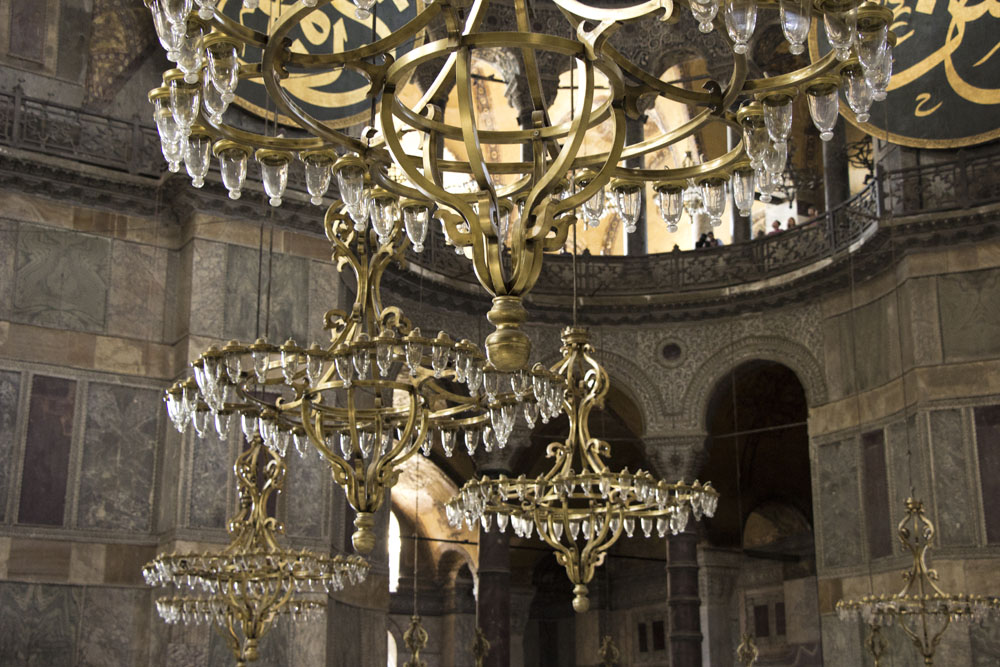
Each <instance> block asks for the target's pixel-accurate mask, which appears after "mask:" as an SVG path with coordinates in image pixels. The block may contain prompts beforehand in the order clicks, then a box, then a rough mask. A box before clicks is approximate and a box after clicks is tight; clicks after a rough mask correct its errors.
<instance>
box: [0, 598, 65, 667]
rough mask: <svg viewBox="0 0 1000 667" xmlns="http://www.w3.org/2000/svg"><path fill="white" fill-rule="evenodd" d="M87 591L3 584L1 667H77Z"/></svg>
mask: <svg viewBox="0 0 1000 667" xmlns="http://www.w3.org/2000/svg"><path fill="white" fill-rule="evenodd" d="M83 590H84V589H83V588H80V587H76V586H47V585H43V584H19V583H8V582H0V665H4V666H5V667H28V666H31V667H36V666H37V667H50V666H51V667H54V666H55V665H75V664H77V663H76V646H77V641H78V631H79V627H80V620H81V614H82V611H83Z"/></svg>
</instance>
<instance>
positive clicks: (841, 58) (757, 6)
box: [146, 0, 894, 372]
mask: <svg viewBox="0 0 1000 667" xmlns="http://www.w3.org/2000/svg"><path fill="white" fill-rule="evenodd" d="M331 1H332V0H301V1H300V2H298V3H295V4H293V5H291V6H289V7H283V8H282V10H281V11H280V12H278V13H277V15H275V16H271V17H270V19H269V20H268V22H267V24H266V25H267V28H266V32H260V31H256V30H252V29H249V28H247V27H245V26H242V25H239V24H237V23H236V22H234V21H233V20H231V19H230V18H228V17H227V16H226V15H224V14H223V13H222V12H221V11H219V9H218V8H217V0H197V3H196V4H197V12H195V11H193V10H194V9H195V2H194V0H146V3H147V4H148V6H149V7H150V9H151V10H152V14H153V19H154V23H155V26H156V30H157V34H158V35H159V38H160V42H161V44H162V46H163V47H164V49H165V50H166V51H167V55H168V57H169V58H170V59H171V60H172V61H173V62H175V63H176V64H177V68H176V69H173V70H170V71H168V72H166V73H165V74H164V76H163V86H162V87H160V88H158V89H156V90H154V91H152V92H151V94H150V99H151V100H152V102H153V103H154V105H155V112H154V117H155V119H156V123H157V127H158V129H159V132H160V138H161V140H162V147H163V153H164V156H165V158H166V159H167V161H168V163H170V165H171V168H172V169H174V170H178V169H179V168H180V164H181V162H183V163H184V165H185V167H186V169H187V171H188V173H189V174H190V176H191V177H192V179H193V181H194V184H195V185H196V186H198V185H200V184H201V183H202V182H203V181H204V178H205V176H206V174H207V172H208V170H209V167H210V162H211V156H212V154H213V152H214V153H215V154H216V155H217V156H218V158H219V165H220V169H221V173H222V180H223V182H224V184H225V185H226V187H227V188H228V189H229V191H230V195H231V196H232V197H238V196H239V194H240V192H241V190H242V188H243V187H244V183H245V179H246V173H247V162H248V160H250V159H256V160H257V162H259V164H260V170H261V175H262V180H263V186H264V189H265V190H266V192H267V194H268V196H269V197H270V200H271V203H272V204H273V205H279V204H280V203H281V200H282V196H283V195H284V191H285V188H286V185H287V179H288V170H289V167H290V165H291V164H292V163H294V162H301V163H302V166H303V168H304V170H305V174H306V183H307V187H308V190H309V192H310V194H311V196H312V197H313V201H314V202H316V203H321V202H322V198H323V195H324V194H325V192H326V190H327V188H328V187H329V184H330V181H331V169H332V173H333V174H335V175H336V177H337V180H338V185H339V188H340V198H341V200H342V201H343V202H344V204H346V205H347V207H348V208H349V210H350V213H351V215H352V217H353V218H354V219H355V220H356V221H357V223H358V224H359V225H363V224H365V222H364V221H365V220H367V219H368V217H371V219H372V221H373V223H375V222H376V217H377V216H379V215H382V214H383V213H384V212H385V211H386V210H396V209H400V208H401V209H402V211H403V215H404V217H406V219H407V220H408V221H411V222H412V225H411V224H410V223H408V224H407V232H408V233H410V234H411V237H412V238H413V243H414V248H415V249H419V246H420V245H421V244H422V243H423V239H424V235H425V234H426V230H427V225H428V223H429V220H430V219H431V218H432V217H435V218H436V219H438V220H440V222H441V224H442V225H443V228H444V231H445V233H446V235H447V238H448V241H449V242H450V243H451V244H453V245H455V246H456V247H457V248H459V249H465V250H466V251H467V252H468V254H469V255H470V256H471V259H472V263H473V265H474V267H475V271H476V275H477V277H478V279H479V281H480V282H481V284H482V285H483V287H484V288H485V289H486V290H487V291H488V292H489V293H490V294H491V295H492V296H493V297H494V301H493V306H492V308H491V310H490V311H489V314H488V317H489V319H490V321H491V322H492V323H493V324H494V325H495V326H496V331H494V332H493V333H491V334H490V335H489V336H488V337H487V340H486V351H487V355H488V358H489V360H490V361H491V362H492V364H493V366H494V367H495V368H496V369H497V370H499V371H501V372H512V371H516V370H519V369H523V368H525V367H526V366H527V362H528V359H529V354H530V342H529V340H528V337H527V335H526V334H525V333H524V332H523V331H521V330H520V324H521V322H523V321H524V319H525V318H526V312H525V310H524V308H523V305H522V297H523V296H524V295H525V294H526V293H528V292H529V291H530V290H531V289H532V287H533V286H534V284H535V282H536V280H537V278H538V276H539V272H540V269H541V262H542V256H543V254H544V253H545V252H548V251H557V250H559V249H560V248H561V247H562V246H563V245H564V243H565V240H566V236H567V230H568V229H569V227H570V226H571V225H572V224H574V223H575V221H576V220H577V211H578V210H581V213H582V217H584V218H585V219H586V220H588V221H590V222H591V224H594V222H595V221H597V220H599V219H600V213H601V212H602V211H603V207H604V205H605V202H606V201H611V202H612V203H613V205H614V207H615V208H616V209H617V212H618V215H619V216H620V217H621V218H622V219H623V222H624V223H625V226H626V228H628V229H634V228H635V225H636V222H637V220H638V216H639V215H640V211H641V210H642V207H641V200H642V197H643V196H644V192H645V191H646V187H645V186H646V185H651V186H652V187H653V188H654V190H655V191H656V193H657V197H658V207H659V209H660V211H661V213H662V215H663V217H664V220H665V221H666V222H667V224H668V225H675V224H676V222H677V218H679V217H680V215H681V214H682V212H683V210H684V209H685V208H686V206H685V204H687V205H688V206H687V208H689V209H690V208H691V206H693V205H694V199H695V196H694V195H696V194H699V193H698V192H697V191H698V190H700V195H701V200H702V202H703V204H702V206H703V208H704V210H705V212H706V213H708V214H709V215H710V216H711V218H712V220H713V221H718V220H719V219H720V216H721V214H722V211H723V210H724V209H725V206H726V201H727V191H728V189H729V188H730V187H731V190H732V194H733V197H734V203H735V205H736V206H737V207H738V208H739V210H740V211H741V212H744V213H745V212H748V211H749V209H750V207H751V204H752V202H753V200H754V192H755V189H756V190H757V191H758V192H759V196H760V198H761V199H762V200H764V201H766V200H767V198H768V197H769V196H770V194H771V193H772V192H773V191H774V190H775V189H776V187H777V186H778V185H779V184H780V182H781V173H782V172H783V171H784V169H785V163H786V161H787V158H788V143H787V142H788V140H789V136H790V134H791V129H792V108H793V102H794V100H795V99H796V98H797V97H798V96H799V95H800V94H805V95H806V98H807V100H808V107H809V112H810V115H811V117H812V120H813V123H814V124H815V125H816V127H817V128H818V129H819V130H820V132H821V133H822V134H821V138H823V139H824V140H829V139H830V137H831V136H832V131H833V127H834V125H835V123H836V121H837V116H838V113H839V96H840V93H841V92H842V93H843V95H844V98H845V99H846V102H847V105H848V106H849V108H850V109H851V111H852V113H854V114H855V115H856V116H857V117H858V119H859V120H862V119H863V118H865V117H866V115H867V114H868V111H869V108H870V107H871V105H872V103H873V101H875V100H878V99H883V98H884V97H885V93H886V90H887V88H888V84H889V77H890V75H891V71H892V43H893V41H894V40H893V39H892V38H891V37H890V31H889V24H890V22H891V20H892V12H891V11H889V10H888V9H886V8H884V7H880V6H878V5H876V4H873V3H870V2H869V3H865V4H863V5H861V6H858V3H857V2H855V1H854V0H816V1H815V2H813V1H811V0H780V1H779V2H769V3H762V2H758V0H725V1H724V2H720V0H684V2H676V3H675V2H669V1H667V0H645V1H644V2H638V3H637V4H634V5H631V6H623V7H614V8H603V7H595V6H591V5H587V4H585V3H583V2H580V1H579V0H553V2H554V3H555V5H557V6H558V8H559V9H560V10H561V11H562V13H563V15H564V16H565V20H566V22H567V28H568V30H567V31H566V32H567V34H572V37H560V36H556V35H549V34H541V33H539V32H537V31H536V30H535V28H534V27H533V25H532V21H531V19H530V10H529V7H528V2H527V0H514V15H515V19H514V22H515V24H516V25H514V26H511V27H510V28H508V30H507V31H501V32H490V31H489V30H487V29H486V28H485V26H487V25H489V22H488V21H485V20H484V19H485V18H486V17H487V15H488V14H489V12H490V2H489V1H488V0H476V1H475V2H473V3H472V4H471V5H470V6H468V7H466V6H465V4H464V3H454V4H453V3H451V2H448V1H446V0H437V1H433V2H428V3H426V4H423V5H420V6H419V7H418V9H417V10H415V16H414V18H413V19H412V20H410V21H409V22H408V23H406V24H405V25H404V26H402V27H401V28H399V29H398V30H396V31H394V32H391V34H388V35H387V36H381V37H376V36H375V33H376V31H375V23H376V17H374V16H372V12H377V7H376V6H375V5H376V2H375V0H355V4H356V5H357V14H358V17H359V18H361V19H366V18H369V17H370V18H372V21H373V28H372V35H373V37H372V39H371V42H370V43H368V44H365V45H363V46H360V47H358V48H353V49H347V50H336V49H335V48H334V47H333V46H328V47H325V48H326V49H327V51H323V50H322V49H321V50H320V51H319V52H315V50H314V52H309V53H307V52H305V51H300V50H297V49H296V48H295V47H294V46H292V41H291V40H290V39H289V35H290V34H291V33H292V32H293V31H294V30H298V29H299V28H300V27H301V26H302V25H303V24H304V23H307V22H308V21H309V20H310V16H311V14H312V13H313V12H317V11H321V10H322V8H323V6H325V5H327V4H329V3H330V2H331ZM244 4H245V5H246V7H247V9H254V8H256V6H257V0H244ZM685 5H686V6H687V8H688V9H689V10H690V11H691V12H692V14H693V15H694V17H695V18H696V19H697V20H698V23H699V27H700V29H701V31H702V32H711V31H713V30H718V32H720V33H721V34H722V37H723V38H724V39H726V40H728V41H729V42H730V43H731V45H732V51H733V56H732V68H731V75H730V78H729V80H728V81H725V82H722V83H719V82H714V81H712V82H710V83H709V84H708V85H706V87H705V90H703V91H692V90H688V89H684V88H680V87H678V86H674V85H671V84H669V83H666V82H664V81H661V80H660V79H659V78H658V77H659V74H660V73H659V72H653V73H649V72H646V71H644V70H643V69H642V68H641V67H640V66H639V65H637V64H636V63H633V62H630V61H629V60H628V59H627V58H626V57H625V56H624V55H623V54H622V52H621V51H619V50H617V49H616V48H614V46H612V40H611V37H612V35H613V34H614V33H615V32H616V31H617V30H618V29H619V28H621V27H622V25H623V24H625V23H628V22H631V21H637V20H640V19H644V18H646V19H652V18H659V19H661V20H662V24H661V26H662V27H661V29H662V30H672V29H676V28H675V27H674V26H673V22H672V21H671V20H672V19H675V18H676V17H677V15H678V13H679V12H680V11H682V10H683V8H684V6H685ZM761 11H776V12H778V14H779V20H780V24H781V28H782V31H783V32H784V35H785V38H786V39H787V40H788V42H789V44H790V50H791V51H792V53H801V52H802V51H803V44H804V43H805V41H806V38H807V36H808V33H809V31H810V29H811V26H812V25H813V21H814V19H815V21H816V22H819V21H822V22H823V23H824V25H825V28H826V35H827V38H828V41H829V42H830V44H831V45H832V47H833V50H832V51H831V52H830V53H828V54H827V55H825V56H823V57H821V58H819V59H818V60H817V61H815V62H813V63H811V64H809V65H807V66H804V67H802V68H800V69H798V70H796V71H793V72H790V73H787V74H783V75H781V76H774V77H767V78H761V79H752V78H749V76H748V66H747V60H746V51H747V45H748V42H749V41H750V40H751V39H752V36H753V33H754V29H755V26H756V24H757V17H758V14H759V12H761ZM417 37H420V38H425V41H424V42H423V43H422V44H421V45H420V46H419V47H416V48H413V49H412V50H410V51H408V52H407V53H405V54H404V55H402V56H400V57H398V58H394V57H393V56H392V55H391V54H392V53H393V52H394V50H395V49H396V47H397V46H399V45H401V44H404V43H409V42H410V41H411V40H414V39H416V38H417ZM333 43H336V40H334V42H333ZM496 48H501V49H508V50H510V51H511V53H514V54H516V57H517V58H518V60H519V62H520V64H521V66H522V70H523V78H524V80H525V81H526V83H527V85H528V87H529V89H530V98H531V104H532V108H531V109H528V110H527V111H530V112H531V113H530V124H529V125H530V126H528V127H524V128H522V129H519V130H490V129H485V128H482V127H479V126H478V125H477V115H476V109H475V105H474V99H473V98H474V95H473V72H472V61H473V58H474V56H475V53H476V52H477V51H479V50H487V49H496ZM251 54H259V55H258V56H251ZM552 55H556V56H558V57H563V58H566V57H568V58H570V59H571V60H572V63H573V65H572V67H573V68H574V71H575V72H578V75H576V81H578V82H579V86H578V87H577V86H574V91H573V98H574V104H573V108H574V110H575V111H574V114H573V117H572V118H571V119H569V120H568V121H566V122H561V123H554V122H552V120H551V119H550V118H549V116H548V112H547V106H546V105H547V102H549V101H550V100H549V101H547V100H545V99H544V95H543V92H542V84H541V81H542V79H541V74H542V73H541V72H540V71H539V64H538V63H539V61H540V60H542V59H546V58H549V57H550V56H552ZM431 62H443V63H444V65H443V67H442V68H441V69H440V73H439V74H438V75H437V77H436V79H435V80H434V82H433V83H432V84H431V85H430V86H429V87H428V89H427V90H426V91H423V93H424V94H423V97H422V98H420V99H419V101H417V102H416V103H413V104H410V105H408V104H407V102H406V101H405V100H404V99H403V98H402V97H401V96H400V95H399V93H400V91H401V90H402V88H403V87H404V85H405V84H406V83H407V82H408V80H409V78H410V76H411V74H412V73H413V72H414V71H415V70H416V69H417V68H418V67H420V66H421V65H425V64H429V63H431ZM345 70H349V71H351V72H352V73H357V74H360V75H361V76H363V77H365V79H366V80H367V81H368V82H369V84H370V89H369V91H368V98H369V100H370V101H371V108H372V114H371V117H372V120H373V126H372V127H370V128H368V130H367V131H366V132H365V133H364V134H363V136H362V137H356V136H350V135H348V134H347V133H345V132H343V131H338V130H336V129H333V128H332V127H330V126H329V125H328V124H326V123H324V122H323V121H322V120H320V119H318V118H316V117H314V116H313V115H311V114H310V113H309V112H308V111H307V110H306V109H304V108H303V106H302V105H300V104H298V103H297V102H296V101H295V99H294V98H293V96H292V95H291V94H290V92H289V84H290V83H292V82H294V81H295V80H296V79H297V78H299V77H301V76H306V75H311V74H324V75H334V74H339V73H340V72H342V71H345ZM241 79H254V80H258V81H259V82H261V83H262V84H263V86H264V88H265V89H266V91H267V96H268V100H269V105H273V109H274V110H275V112H276V114H280V116H281V117H283V118H286V119H290V121H291V122H292V123H293V124H295V125H297V128H296V131H295V132H292V133H290V134H289V136H287V137H283V136H269V135H266V134H259V133H254V132H250V131H247V130H245V129H241V128H240V127H237V126H235V125H233V124H231V123H227V122H226V118H225V113H226V108H227V106H228V104H229V103H230V102H231V101H232V100H233V99H234V96H235V95H236V93H237V88H238V86H239V83H240V81H241ZM598 81H600V83H601V85H602V86H603V87H606V88H607V90H608V94H607V95H606V96H597V95H595V91H596V88H597V82H598ZM452 85H454V89H455V91H456V93H457V95H456V98H457V102H458V112H459V114H458V117H459V119H460V122H459V123H458V124H451V123H449V122H446V121H445V118H444V115H443V112H442V110H441V109H438V108H435V107H434V106H433V105H431V104H430V100H432V99H437V98H438V96H439V93H441V92H442V91H445V90H446V89H447V88H446V87H449V86H452ZM659 98H663V99H666V100H669V101H672V102H679V103H681V104H684V105H686V106H687V107H689V108H690V109H691V114H690V116H691V119H690V121H688V122H686V123H683V124H682V125H680V126H678V127H672V128H669V129H668V130H667V131H665V132H663V133H662V134H660V135H658V136H652V137H646V138H645V139H644V140H642V141H640V142H637V143H633V144H631V145H628V146H626V145H625V117H626V115H629V116H630V117H637V116H638V114H639V109H640V108H641V107H642V106H643V105H645V104H646V103H648V102H652V101H655V100H657V99H659ZM741 105H742V106H741ZM604 123H607V124H608V125H610V128H611V143H610V148H609V149H608V150H607V151H605V152H602V153H586V152H584V151H582V150H581V149H582V145H583V138H584V136H585V134H586V133H587V132H588V131H591V130H593V129H595V128H597V127H598V126H599V125H601V124H604ZM711 127H717V128H720V129H724V128H726V127H731V128H733V129H736V130H738V131H739V132H740V134H741V136H742V141H741V142H740V143H739V144H738V145H737V146H736V147H735V148H733V149H732V150H729V151H728V152H725V153H724V154H721V155H715V156H709V157H707V159H706V160H705V161H704V162H702V163H701V164H696V165H689V166H680V167H676V168H663V169H651V168H633V167H625V166H622V164H623V162H624V161H625V160H627V159H630V158H641V157H643V156H646V155H652V154H654V153H656V152H657V151H662V150H664V149H667V148H670V147H671V146H673V145H675V144H677V143H678V142H680V141H683V140H685V139H687V138H689V137H691V136H692V135H693V134H695V133H697V132H700V131H701V130H704V129H706V128H711ZM299 130H301V131H299ZM405 135H412V137H413V138H416V139H417V141H412V142H411V141H409V140H408V139H409V137H406V136H405ZM444 139H448V140H452V141H457V142H461V143H462V145H463V146H464V149H465V153H466V156H465V157H464V158H463V159H443V158H441V156H440V155H439V154H438V146H439V143H440V141H441V140H444ZM404 144H405V145H404ZM483 144H490V145H498V146H510V145H513V146H517V147H521V148H523V149H525V151H524V153H526V154H528V155H530V158H528V159H521V160H519V161H495V160H489V159H487V156H486V153H485V152H484V149H483ZM413 146H418V148H413ZM334 151H335V152H336V153H340V154H348V155H350V156H352V158H351V159H348V160H340V161H335V160H334V159H333V158H334V155H333V152H334ZM390 167H391V168H390ZM456 178H457V179H458V180H461V181H463V182H464V183H465V184H466V185H468V184H469V183H470V181H471V187H466V186H465V185H463V186H462V187H460V188H456V187H454V186H452V185H449V183H451V182H453V181H455V180H456ZM612 179H614V180H612ZM729 184H731V186H730V185H729ZM606 189H608V190H610V193H609V195H610V196H607V197H605V190H606ZM686 191H687V194H685V192H686ZM411 227H412V229H411Z"/></svg>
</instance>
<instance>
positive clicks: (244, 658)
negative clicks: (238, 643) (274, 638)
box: [237, 638, 260, 665]
mask: <svg viewBox="0 0 1000 667" xmlns="http://www.w3.org/2000/svg"><path fill="white" fill-rule="evenodd" d="M258 659H260V651H259V650H258V649H257V640H256V639H252V638H250V639H247V643H246V646H244V647H243V655H241V656H240V660H239V662H238V663H237V664H238V665H245V664H246V663H248V662H255V661H256V660H258Z"/></svg>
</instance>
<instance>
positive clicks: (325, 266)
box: [307, 260, 341, 343]
mask: <svg viewBox="0 0 1000 667" xmlns="http://www.w3.org/2000/svg"><path fill="white" fill-rule="evenodd" d="M340 293H341V282H340V274H339V273H338V272H337V268H336V267H335V266H334V265H333V264H332V263H331V262H319V261H315V260H313V261H310V263H309V321H308V323H307V326H308V329H307V331H308V338H307V340H308V341H309V342H310V343H311V342H312V341H325V340H328V339H329V337H330V336H329V334H328V333H327V332H326V331H325V330H324V329H323V315H324V314H325V313H326V311H328V310H330V309H332V308H338V307H340V302H339V299H340Z"/></svg>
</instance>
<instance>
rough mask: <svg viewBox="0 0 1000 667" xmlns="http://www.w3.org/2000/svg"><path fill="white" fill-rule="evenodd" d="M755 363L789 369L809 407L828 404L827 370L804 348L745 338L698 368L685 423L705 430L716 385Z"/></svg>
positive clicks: (687, 398) (776, 338)
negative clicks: (737, 369) (740, 367)
mask: <svg viewBox="0 0 1000 667" xmlns="http://www.w3.org/2000/svg"><path fill="white" fill-rule="evenodd" d="M754 359H761V360H765V361H774V362H777V363H780V364H784V365H785V366H788V367H789V368H790V369H791V370H792V371H794V372H795V375H796V376H797V377H798V379H799V381H800V382H801V383H802V387H803V389H804V390H805V394H806V403H807V404H808V405H809V406H815V405H822V404H824V403H826V402H827V396H828V393H827V386H826V378H825V375H824V372H823V366H822V364H821V363H820V361H819V360H818V359H817V358H816V356H815V355H814V354H813V353H812V352H810V351H809V349H808V348H806V347H805V346H804V345H802V344H800V343H797V342H795V341H793V340H790V339H788V338H783V337H779V336H754V337H749V338H744V339H740V340H737V341H735V342H733V343H732V344H731V345H727V346H726V347H725V348H723V349H720V350H718V351H717V352H716V353H715V354H713V355H712V356H711V357H710V358H709V359H708V360H707V361H706V362H705V363H703V364H702V365H701V366H699V367H698V369H697V371H696V372H695V375H694V380H693V382H692V383H691V384H690V385H689V386H688V387H687V390H686V392H685V394H684V397H683V400H682V403H681V406H680V407H681V420H682V421H683V423H684V425H685V426H688V427H691V428H698V429H704V428H705V407H706V406H707V405H708V400H709V398H710V395H711V392H712V390H713V388H714V387H715V385H716V384H717V383H718V382H719V380H721V379H722V378H723V377H724V376H725V375H726V374H727V373H729V372H730V371H731V370H732V369H733V368H735V367H736V366H738V365H739V364H741V363H743V362H744V361H750V360H754Z"/></svg>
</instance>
